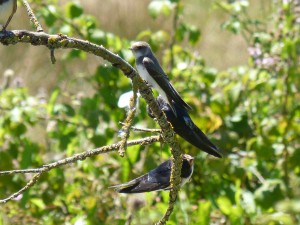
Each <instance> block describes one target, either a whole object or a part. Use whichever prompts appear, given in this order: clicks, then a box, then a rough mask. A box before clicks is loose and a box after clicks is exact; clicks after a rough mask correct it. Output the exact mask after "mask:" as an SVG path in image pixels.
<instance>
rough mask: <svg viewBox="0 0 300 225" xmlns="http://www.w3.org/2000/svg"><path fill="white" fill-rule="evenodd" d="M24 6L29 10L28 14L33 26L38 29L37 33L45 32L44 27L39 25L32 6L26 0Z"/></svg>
mask: <svg viewBox="0 0 300 225" xmlns="http://www.w3.org/2000/svg"><path fill="white" fill-rule="evenodd" d="M23 4H24V5H25V7H26V10H27V14H28V16H29V18H30V21H31V22H32V24H33V26H34V27H35V28H36V31H37V32H43V31H44V30H43V27H42V26H41V24H40V23H39V21H38V20H37V18H36V16H35V15H34V13H33V11H32V9H31V8H30V5H29V4H28V2H27V1H26V0H23Z"/></svg>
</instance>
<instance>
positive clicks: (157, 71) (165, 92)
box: [129, 41, 192, 115]
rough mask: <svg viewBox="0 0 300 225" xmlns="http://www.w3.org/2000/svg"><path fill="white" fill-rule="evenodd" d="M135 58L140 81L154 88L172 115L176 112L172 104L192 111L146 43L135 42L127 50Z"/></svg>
mask: <svg viewBox="0 0 300 225" xmlns="http://www.w3.org/2000/svg"><path fill="white" fill-rule="evenodd" d="M129 49H130V50H131V51H132V52H133V54H134V57H135V61H136V68H137V71H138V73H139V75H140V76H141V78H142V79H144V80H145V81H147V82H148V84H150V86H152V87H153V88H155V89H156V90H157V91H158V92H159V94H160V95H161V96H163V98H164V100H165V101H166V102H168V104H169V105H170V107H171V109H172V110H173V112H174V114H175V115H176V110H175V108H174V103H176V104H177V105H178V106H180V107H183V108H185V109H187V110H190V109H192V108H191V106H189V105H188V104H187V103H186V102H185V101H184V100H183V99H182V98H181V97H180V95H179V93H178V92H177V91H176V90H175V88H174V87H173V86H172V84H171V83H170V80H169V77H168V76H167V75H166V74H165V72H164V71H163V69H162V68H161V66H160V64H159V62H158V60H157V59H156V57H155V55H154V54H153V52H152V50H151V47H150V45H149V44H148V43H147V42H143V41H140V42H135V43H133V44H132V45H131V47H130V48H129Z"/></svg>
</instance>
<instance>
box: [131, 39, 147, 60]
mask: <svg viewBox="0 0 300 225" xmlns="http://www.w3.org/2000/svg"><path fill="white" fill-rule="evenodd" d="M129 49H130V50H131V51H132V53H133V54H134V56H135V58H139V57H140V56H147V55H148V54H149V53H151V47H150V45H149V44H148V43H147V42H144V41H139V42H135V43H133V44H132V45H131V47H130V48H129Z"/></svg>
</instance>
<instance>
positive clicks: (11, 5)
mask: <svg viewBox="0 0 300 225" xmlns="http://www.w3.org/2000/svg"><path fill="white" fill-rule="evenodd" d="M16 11H17V0H0V23H1V24H2V23H3V24H4V25H3V26H2V30H6V27H7V26H8V24H9V22H10V21H11V19H12V18H13V15H14V14H15V12H16Z"/></svg>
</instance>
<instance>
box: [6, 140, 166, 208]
mask: <svg viewBox="0 0 300 225" xmlns="http://www.w3.org/2000/svg"><path fill="white" fill-rule="evenodd" d="M158 141H160V136H151V137H146V138H142V139H139V140H132V141H128V142H127V146H132V145H141V146H144V145H149V144H151V143H154V142H158ZM121 144H122V141H120V142H118V143H115V144H112V145H107V146H103V147H101V148H95V149H92V150H87V151H85V152H83V153H80V154H76V155H74V156H71V157H68V158H65V159H61V160H58V161H56V162H53V163H49V164H46V165H43V166H42V167H40V168H37V169H27V170H11V171H0V176H1V175H11V174H17V173H22V174H25V173H37V174H36V175H34V177H33V178H32V179H31V180H30V181H29V182H28V183H27V184H26V185H25V186H24V187H23V188H22V189H20V190H19V191H17V192H16V193H13V194H12V195H10V196H9V197H7V198H5V199H2V200H0V204H4V203H6V202H8V201H10V200H12V199H14V198H16V197H18V196H19V195H20V194H22V193H23V192H25V191H26V190H27V189H29V188H30V187H32V186H33V185H34V184H35V183H36V182H37V181H38V180H39V178H40V177H41V175H42V174H43V173H45V172H49V171H50V170H52V169H54V168H57V167H61V166H63V165H67V164H71V163H74V162H77V161H79V160H84V159H86V158H88V157H92V156H95V155H99V154H103V153H108V152H111V151H116V150H118V149H119V148H120V146H121Z"/></svg>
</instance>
